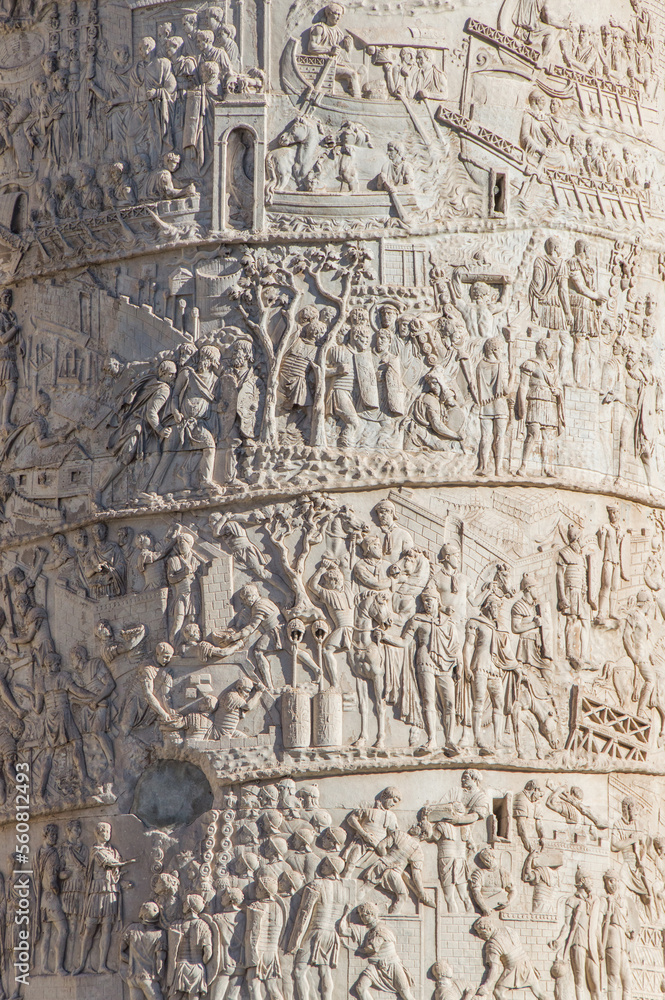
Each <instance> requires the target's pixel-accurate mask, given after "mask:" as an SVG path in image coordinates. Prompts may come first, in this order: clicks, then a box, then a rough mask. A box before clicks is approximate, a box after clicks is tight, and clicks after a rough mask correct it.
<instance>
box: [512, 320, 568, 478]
mask: <svg viewBox="0 0 665 1000" xmlns="http://www.w3.org/2000/svg"><path fill="white" fill-rule="evenodd" d="M515 415H516V416H517V419H518V420H524V421H525V423H526V437H525V439H524V447H523V449H522V462H521V464H520V467H519V469H518V470H517V475H518V476H524V475H526V466H527V462H528V461H529V459H530V458H531V455H532V454H533V451H534V448H535V447H536V445H540V453H541V462H542V466H541V467H542V474H543V475H545V476H554V475H555V470H554V463H555V461H556V439H557V437H558V436H559V435H560V434H561V433H562V431H563V428H564V427H565V425H566V419H565V415H564V403H563V389H562V386H561V382H560V380H559V376H558V375H557V370H556V367H555V365H554V362H553V361H552V344H551V342H550V341H548V340H546V339H544V338H542V339H541V340H539V341H538V342H537V344H536V353H535V357H533V358H530V359H529V360H528V361H524V362H523V363H522V364H521V365H520V383H519V388H518V390H517V397H516V399H515Z"/></svg>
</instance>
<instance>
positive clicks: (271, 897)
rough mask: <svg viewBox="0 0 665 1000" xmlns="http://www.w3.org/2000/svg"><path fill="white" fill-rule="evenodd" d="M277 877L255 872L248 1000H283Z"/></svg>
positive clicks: (248, 944) (250, 908) (247, 941)
mask: <svg viewBox="0 0 665 1000" xmlns="http://www.w3.org/2000/svg"><path fill="white" fill-rule="evenodd" d="M278 892H279V886H278V882H277V879H276V878H271V877H270V876H269V875H263V874H261V873H257V878H256V882H255V884H254V900H253V902H250V903H249V904H248V906H247V911H246V919H247V927H246V932H245V962H246V965H247V974H246V982H247V988H248V990H249V996H250V1000H284V996H283V992H282V984H281V979H282V966H281V959H280V939H281V936H282V932H283V930H284V909H283V906H282V901H281V900H280V899H279V897H278Z"/></svg>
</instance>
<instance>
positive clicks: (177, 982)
mask: <svg viewBox="0 0 665 1000" xmlns="http://www.w3.org/2000/svg"><path fill="white" fill-rule="evenodd" d="M204 908H205V900H204V899H203V897H202V896H200V895H199V894H198V893H196V892H193V893H189V894H187V895H186V896H185V899H184V900H183V905H182V918H181V919H180V920H174V921H173V923H171V924H170V925H169V928H168V931H167V951H168V965H167V970H166V986H167V991H168V996H169V997H170V998H173V1000H198V998H199V997H204V996H206V994H207V992H208V988H209V987H210V986H211V985H212V979H213V977H214V971H212V970H211V971H212V975H211V976H209V969H208V968H207V967H208V964H209V963H210V961H211V959H212V957H213V954H214V952H213V935H212V930H211V923H212V921H211V919H210V918H209V917H208V918H207V919H204V918H203V917H202V916H201V913H202V912H203V910H204ZM212 926H213V927H214V926H215V925H214V924H213V925H212ZM215 930H216V928H215Z"/></svg>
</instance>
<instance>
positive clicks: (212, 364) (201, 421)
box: [146, 345, 220, 492]
mask: <svg viewBox="0 0 665 1000" xmlns="http://www.w3.org/2000/svg"><path fill="white" fill-rule="evenodd" d="M219 361H220V352H219V349H218V348H217V347H212V346H210V345H204V346H203V347H201V348H200V349H199V352H198V361H197V366H196V369H194V368H191V367H189V366H188V365H186V366H185V367H183V368H181V369H180V371H179V373H178V375H177V378H176V380H175V384H174V386H173V398H172V404H171V405H172V414H173V418H174V420H175V425H174V428H173V433H172V434H170V435H169V437H168V438H166V440H165V442H164V446H163V451H162V457H161V458H160V460H159V463H158V465H157V467H156V469H155V471H154V472H153V474H152V476H151V477H150V481H149V483H148V486H147V487H146V489H147V490H148V491H149V490H150V489H151V488H152V489H154V490H157V491H158V492H159V491H160V490H161V488H162V486H163V484H164V480H165V479H166V475H167V473H168V472H169V470H170V468H171V465H172V464H173V460H174V458H175V456H176V454H177V453H179V452H183V451H184V452H192V453H193V454H192V455H191V456H189V461H190V463H193V464H194V469H193V471H192V472H191V473H190V474H189V484H190V488H193V487H194V485H195V486H196V488H198V489H199V490H207V491H211V490H212V491H213V492H215V491H216V489H217V488H216V486H215V483H214V482H213V479H212V474H213V467H214V463H215V453H216V448H217V445H216V439H215V436H214V430H215V428H216V421H217V415H218V406H219V403H218V398H217V389H218V381H219V378H218V375H217V368H218V366H219ZM197 455H198V461H195V457H196V456H197Z"/></svg>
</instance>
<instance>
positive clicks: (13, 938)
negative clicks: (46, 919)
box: [2, 852, 36, 1000]
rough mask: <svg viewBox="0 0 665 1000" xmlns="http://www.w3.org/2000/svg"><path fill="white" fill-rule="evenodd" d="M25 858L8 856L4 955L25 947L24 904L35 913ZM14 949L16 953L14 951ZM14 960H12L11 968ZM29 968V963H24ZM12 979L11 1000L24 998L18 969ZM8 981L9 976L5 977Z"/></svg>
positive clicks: (34, 898) (22, 978) (30, 911)
mask: <svg viewBox="0 0 665 1000" xmlns="http://www.w3.org/2000/svg"><path fill="white" fill-rule="evenodd" d="M25 867H26V863H25V856H24V855H23V854H19V853H18V852H13V853H11V854H10V855H9V872H10V874H9V875H8V877H7V883H6V898H7V925H6V928H5V929H4V930H5V934H4V940H3V942H2V945H3V950H4V955H5V956H7V955H15V954H17V953H18V951H19V950H20V949H23V948H24V947H25V936H24V935H21V930H24V928H23V925H22V924H21V923H19V920H20V917H21V913H23V912H24V911H25V909H26V904H25V902H22V901H23V900H27V903H28V908H29V909H28V912H29V913H35V909H34V908H35V906H36V896H35V888H34V882H33V877H34V876H33V875H32V873H29V874H26V873H25ZM15 948H16V952H15V951H14V949H15ZM14 961H15V960H14V959H12V966H13V962H14ZM26 964H28V966H29V963H26ZM9 968H11V966H9V967H8V965H7V964H6V965H5V970H6V971H7V972H8V971H9ZM12 971H13V974H14V975H13V978H14V991H13V993H12V995H11V1000H20V998H21V997H24V996H25V985H26V981H25V978H24V977H21V976H20V975H19V972H20V971H22V970H20V969H19V968H16V967H14V968H13V969H12ZM7 978H8V979H9V976H7Z"/></svg>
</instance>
